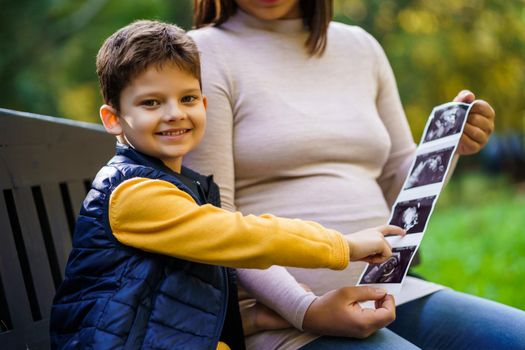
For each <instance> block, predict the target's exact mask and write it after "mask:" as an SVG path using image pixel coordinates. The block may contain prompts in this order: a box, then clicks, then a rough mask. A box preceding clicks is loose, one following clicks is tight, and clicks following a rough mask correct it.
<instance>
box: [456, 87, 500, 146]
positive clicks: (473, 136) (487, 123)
mask: <svg viewBox="0 0 525 350" xmlns="http://www.w3.org/2000/svg"><path fill="white" fill-rule="evenodd" d="M475 98H476V96H474V94H473V93H472V92H470V91H468V90H463V91H461V92H460V93H459V94H458V95H457V96H456V97H455V98H454V102H465V103H472V102H474V99H475ZM495 118H496V113H495V112H494V109H493V108H492V107H491V106H490V104H488V103H487V102H485V101H482V100H477V101H476V104H475V105H474V106H472V108H471V110H470V113H469V115H468V117H467V123H466V124H465V128H464V129H463V134H462V135H461V139H460V141H459V145H458V154H460V155H470V154H474V153H478V152H479V151H480V150H481V149H482V148H483V147H484V146H485V145H486V144H487V142H488V140H489V137H490V135H491V134H492V132H493V131H494V119H495Z"/></svg>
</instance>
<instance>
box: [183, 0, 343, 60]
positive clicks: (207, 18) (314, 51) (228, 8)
mask: <svg viewBox="0 0 525 350" xmlns="http://www.w3.org/2000/svg"><path fill="white" fill-rule="evenodd" d="M299 6H300V7H301V12H302V14H303V22H304V25H305V27H306V28H307V29H308V31H309V32H310V35H308V39H306V42H305V44H304V45H305V47H306V50H307V51H308V53H309V54H310V55H311V56H314V55H317V56H321V55H322V54H323V52H324V50H325V48H326V40H327V31H328V25H329V24H330V21H331V20H332V16H333V0H300V1H299ZM235 11H237V4H236V3H235V0H194V1H193V25H194V27H195V28H201V27H205V26H207V25H215V26H219V25H221V24H222V23H224V22H226V21H227V20H228V18H230V17H231V16H232V15H233V14H235Z"/></svg>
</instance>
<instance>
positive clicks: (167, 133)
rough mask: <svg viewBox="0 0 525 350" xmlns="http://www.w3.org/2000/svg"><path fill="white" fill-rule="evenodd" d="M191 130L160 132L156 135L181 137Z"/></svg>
mask: <svg viewBox="0 0 525 350" xmlns="http://www.w3.org/2000/svg"><path fill="white" fill-rule="evenodd" d="M190 130H191V129H177V130H166V131H160V132H158V133H156V134H157V135H161V136H179V135H182V134H185V133H187V132H188V131H190Z"/></svg>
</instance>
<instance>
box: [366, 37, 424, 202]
mask: <svg viewBox="0 0 525 350" xmlns="http://www.w3.org/2000/svg"><path fill="white" fill-rule="evenodd" d="M367 35H368V37H369V39H370V42H371V47H372V49H373V50H374V53H375V57H376V67H377V71H376V73H377V79H378V91H377V96H376V106H377V111H378V113H379V115H380V117H381V119H382V121H383V124H384V125H385V128H386V130H387V132H388V134H389V136H390V140H391V142H392V145H391V148H390V154H389V156H388V160H387V162H386V163H385V164H384V166H383V168H382V172H381V175H380V176H379V179H378V183H379V185H380V186H381V189H382V191H383V195H384V197H385V199H386V201H387V203H388V205H392V204H393V203H394V201H395V199H396V197H397V195H398V194H399V191H400V190H401V186H402V185H403V182H404V180H405V178H406V176H407V173H408V170H409V168H410V165H411V164H412V159H413V157H414V154H415V150H416V145H415V144H414V140H413V138H412V134H411V132H410V127H409V125H408V120H407V118H406V116H405V112H404V111H403V106H402V105H401V99H400V97H399V92H398V89H397V84H396V80H395V77H394V72H393V71H392V67H391V66H390V63H389V62H388V58H387V56H386V54H385V52H384V50H383V48H382V47H381V46H380V45H379V43H378V42H377V41H376V40H375V39H374V38H373V37H372V36H371V35H370V34H368V33H367Z"/></svg>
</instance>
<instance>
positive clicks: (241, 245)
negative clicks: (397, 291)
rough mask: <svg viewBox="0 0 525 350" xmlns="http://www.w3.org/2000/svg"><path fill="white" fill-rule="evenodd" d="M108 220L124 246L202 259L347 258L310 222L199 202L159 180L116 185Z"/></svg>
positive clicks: (313, 262)
mask: <svg viewBox="0 0 525 350" xmlns="http://www.w3.org/2000/svg"><path fill="white" fill-rule="evenodd" d="M109 221H110V225H111V229H112V230H113V234H114V236H115V237H116V238H117V240H118V241H119V242H121V243H123V244H125V245H129V246H132V247H135V248H139V249H142V250H145V251H149V252H154V253H158V254H164V255H169V256H174V257H178V258H181V259H186V260H190V261H195V262H201V263H208V264H216V265H224V266H229V267H247V268H267V267H269V266H271V265H274V264H276V265H283V266H295V267H306V268H321V267H326V268H331V269H343V268H345V267H346V266H347V265H348V262H349V256H350V254H349V247H348V243H347V242H346V240H345V239H344V237H343V235H341V234H340V233H339V232H337V231H334V230H330V229H326V228H324V227H323V226H321V225H319V224H317V223H314V222H308V221H302V220H296V219H284V218H278V217H275V216H272V215H269V214H264V215H261V216H254V215H247V216H243V215H242V214H240V213H239V212H229V211H226V210H223V209H221V208H217V207H214V206H212V205H210V204H206V205H203V206H200V205H198V204H197V203H195V201H194V200H193V199H192V198H191V196H190V195H188V194H187V193H185V192H183V191H181V190H179V189H178V188H177V187H176V186H175V185H173V184H171V183H168V182H166V181H162V180H151V179H145V178H133V179H129V180H126V181H124V182H123V183H121V184H120V185H119V186H117V188H116V189H115V190H114V191H113V192H112V194H111V197H110V201H109Z"/></svg>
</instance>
